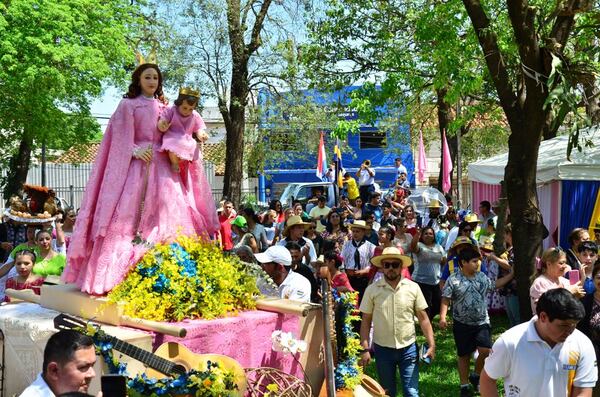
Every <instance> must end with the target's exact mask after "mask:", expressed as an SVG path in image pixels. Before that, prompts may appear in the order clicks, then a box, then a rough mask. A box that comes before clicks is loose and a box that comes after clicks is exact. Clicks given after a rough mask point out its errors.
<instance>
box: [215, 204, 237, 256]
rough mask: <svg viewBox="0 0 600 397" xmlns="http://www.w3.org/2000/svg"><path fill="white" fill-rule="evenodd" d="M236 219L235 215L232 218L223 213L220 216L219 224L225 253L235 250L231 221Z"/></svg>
mask: <svg viewBox="0 0 600 397" xmlns="http://www.w3.org/2000/svg"><path fill="white" fill-rule="evenodd" d="M234 218H235V215H233V214H231V215H230V216H225V214H223V213H221V214H219V223H220V224H221V229H220V230H219V233H220V234H221V244H222V245H223V249H224V250H225V251H229V250H231V249H233V240H231V220H232V219H234Z"/></svg>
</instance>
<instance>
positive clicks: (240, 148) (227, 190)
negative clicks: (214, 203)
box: [223, 101, 246, 206]
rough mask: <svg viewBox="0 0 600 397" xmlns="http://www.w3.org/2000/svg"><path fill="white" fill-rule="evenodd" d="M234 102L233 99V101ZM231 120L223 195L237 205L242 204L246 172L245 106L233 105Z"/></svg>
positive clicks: (228, 129) (228, 131) (227, 137)
mask: <svg viewBox="0 0 600 397" xmlns="http://www.w3.org/2000/svg"><path fill="white" fill-rule="evenodd" d="M232 102H233V101H232ZM229 117H230V122H229V124H230V125H229V126H228V127H227V136H226V139H225V143H226V150H225V177H224V183H223V195H224V196H227V197H228V198H229V199H230V200H231V201H232V202H233V203H234V204H235V205H236V206H239V205H240V202H241V195H242V178H243V175H244V174H243V172H244V167H243V165H244V131H245V127H246V109H245V106H239V105H231V106H230V111H229Z"/></svg>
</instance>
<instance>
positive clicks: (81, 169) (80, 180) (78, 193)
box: [0, 161, 215, 208]
mask: <svg viewBox="0 0 600 397" xmlns="http://www.w3.org/2000/svg"><path fill="white" fill-rule="evenodd" d="M91 172H92V164H90V163H83V164H54V163H49V164H46V186H48V187H50V188H52V189H53V190H54V191H55V192H56V195H57V196H58V197H61V198H63V199H65V200H66V201H67V203H68V204H69V205H71V206H72V207H73V208H79V206H80V205H81V200H82V198H83V192H84V190H85V186H86V185H87V182H88V179H89V177H90V174H91ZM204 172H205V174H206V178H207V179H208V183H209V185H210V186H214V182H215V166H214V164H213V163H211V162H209V161H205V162H204ZM1 174H2V176H5V175H6V170H2V172H1ZM26 183H28V184H30V185H41V184H42V171H41V166H40V165H39V164H35V165H32V166H31V167H30V168H29V173H28V174H27V182H26ZM214 197H215V194H214V190H213V198H214ZM5 202H6V201H5V198H4V196H3V194H2V192H0V203H1V204H0V207H2V206H4V204H5Z"/></svg>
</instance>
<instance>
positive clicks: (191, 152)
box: [160, 106, 206, 161]
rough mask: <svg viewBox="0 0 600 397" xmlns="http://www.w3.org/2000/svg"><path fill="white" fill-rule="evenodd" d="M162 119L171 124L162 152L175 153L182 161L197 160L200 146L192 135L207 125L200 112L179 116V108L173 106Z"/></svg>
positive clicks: (165, 112)
mask: <svg viewBox="0 0 600 397" xmlns="http://www.w3.org/2000/svg"><path fill="white" fill-rule="evenodd" d="M160 118H161V119H162V120H167V121H168V122H170V123H171V126H170V127H169V129H168V130H167V132H165V134H164V135H163V139H162V147H161V148H160V150H161V151H169V152H172V153H175V154H176V155H177V157H179V158H180V159H182V160H188V161H191V160H194V159H197V158H198V154H197V149H196V148H197V146H198V145H197V143H196V141H195V140H194V138H193V137H192V135H193V134H194V132H196V131H200V130H204V129H206V124H204V120H202V117H200V115H199V114H198V112H196V111H195V110H194V111H193V112H192V114H191V115H189V116H187V117H184V116H182V115H181V114H179V111H178V110H177V106H171V107H170V108H168V109H166V110H165V111H164V112H163V113H162V114H161V116H160Z"/></svg>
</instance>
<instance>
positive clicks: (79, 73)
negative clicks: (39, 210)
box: [0, 0, 133, 158]
mask: <svg viewBox="0 0 600 397" xmlns="http://www.w3.org/2000/svg"><path fill="white" fill-rule="evenodd" d="M132 10H133V7H132V6H131V5H130V4H129V1H128V0H115V1H110V2H97V1H93V0H11V1H10V2H3V3H2V4H1V5H0V96H1V97H2V98H3V101H2V104H1V105H0V130H2V131H4V132H5V133H3V134H2V137H0V148H2V149H0V152H1V154H2V155H3V156H2V157H3V158H8V157H10V156H11V155H12V154H14V153H15V150H16V147H17V146H18V145H19V142H20V141H21V139H23V138H24V134H29V135H33V137H34V139H33V142H32V143H33V149H35V148H37V147H39V146H40V145H41V143H42V141H45V142H46V143H47V145H48V147H49V148H52V149H66V148H67V147H69V146H71V145H73V144H74V143H76V142H85V141H87V140H88V139H90V137H92V136H94V135H95V134H96V133H97V131H99V129H98V124H97V123H96V122H95V120H94V118H93V117H92V116H91V114H90V109H89V108H90V103H91V101H92V100H93V99H94V97H97V96H99V95H100V94H101V93H102V83H103V82H106V81H109V80H110V81H119V82H122V81H123V79H124V77H125V75H126V71H125V69H124V65H126V64H127V63H131V61H132V60H133V50H132V49H131V48H130V47H129V46H128V45H127V42H126V36H127V35H128V34H129V29H131V28H132V26H133V25H132ZM7 137H10V138H9V139H6V138H7Z"/></svg>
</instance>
